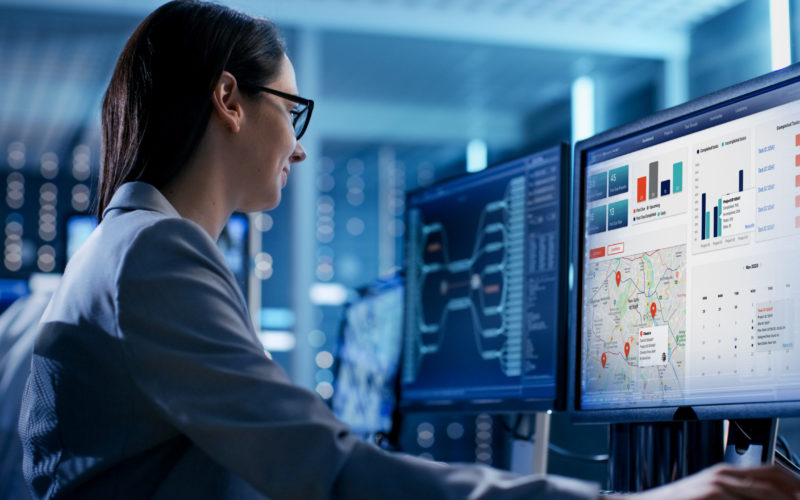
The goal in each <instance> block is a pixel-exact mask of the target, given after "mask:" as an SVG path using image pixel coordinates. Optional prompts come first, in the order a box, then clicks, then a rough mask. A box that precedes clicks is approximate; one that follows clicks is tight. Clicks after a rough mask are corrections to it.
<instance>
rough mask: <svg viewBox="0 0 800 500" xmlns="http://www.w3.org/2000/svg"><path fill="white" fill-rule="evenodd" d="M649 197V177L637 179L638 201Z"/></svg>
mask: <svg viewBox="0 0 800 500" xmlns="http://www.w3.org/2000/svg"><path fill="white" fill-rule="evenodd" d="M646 199H647V177H639V178H638V179H636V201H637V202H638V203H641V202H643V201H644V200H646Z"/></svg>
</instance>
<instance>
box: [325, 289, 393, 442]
mask: <svg viewBox="0 0 800 500" xmlns="http://www.w3.org/2000/svg"><path fill="white" fill-rule="evenodd" d="M402 324H403V285H402V280H401V279H400V278H395V279H393V280H390V281H387V282H383V283H378V284H375V285H374V286H372V287H370V288H369V289H367V290H365V291H364V292H363V294H362V296H361V297H360V298H359V300H357V301H355V302H353V303H351V304H349V305H348V306H347V309H346V310H345V319H344V325H343V330H342V337H341V340H340V346H339V353H338V367H337V369H336V382H335V387H334V393H333V411H334V413H335V414H336V416H338V417H339V418H340V419H341V420H342V421H343V422H345V423H347V424H348V425H349V426H350V429H351V430H352V431H353V432H354V433H356V434H358V435H360V436H362V437H364V438H369V437H372V436H373V435H375V434H376V433H378V432H388V431H389V430H391V428H392V412H393V411H394V408H395V405H396V397H395V380H396V376H397V366H398V362H399V358H400V349H401V348H400V346H401V337H402V334H403V327H402Z"/></svg>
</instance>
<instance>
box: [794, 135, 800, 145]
mask: <svg viewBox="0 0 800 500" xmlns="http://www.w3.org/2000/svg"><path fill="white" fill-rule="evenodd" d="M794 145H795V146H800V134H797V135H796V136H794Z"/></svg>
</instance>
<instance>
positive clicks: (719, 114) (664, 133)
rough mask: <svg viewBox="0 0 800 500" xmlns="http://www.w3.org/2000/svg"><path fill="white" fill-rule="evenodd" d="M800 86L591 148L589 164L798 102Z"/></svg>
mask: <svg viewBox="0 0 800 500" xmlns="http://www.w3.org/2000/svg"><path fill="white" fill-rule="evenodd" d="M798 87H800V82H793V83H791V84H789V85H784V86H783V87H779V88H776V89H772V90H770V91H768V92H764V93H762V94H758V95H755V96H752V97H750V98H747V99H744V100H740V101H737V102H733V103H730V104H727V105H724V106H722V107H719V108H717V109H710V110H707V111H705V112H704V113H701V114H699V115H696V116H692V117H689V118H684V119H682V120H680V121H677V122H675V123H672V124H669V125H665V126H663V127H661V128H658V129H656V130H654V131H650V132H647V133H645V134H640V135H636V136H633V137H631V138H630V139H626V140H622V141H618V142H617V141H614V142H612V143H611V144H609V145H607V146H604V147H600V148H598V149H595V150H592V151H588V152H587V156H586V159H587V166H588V165H593V164H595V163H599V162H601V161H606V160H610V159H611V158H616V157H617V156H622V155H625V154H628V153H631V152H633V151H638V150H640V149H644V148H647V147H650V146H654V145H656V144H661V143H662V142H667V141H671V140H673V139H677V138H678V137H682V136H684V135H689V134H693V133H695V132H698V131H700V130H705V129H707V128H710V127H715V126H717V125H719V124H721V123H726V122H729V121H732V120H736V119H739V118H742V117H744V116H749V115H752V114H755V113H759V112H761V111H764V110H766V109H770V108H774V107H776V106H780V105H781V104H786V103H789V102H793V101H796V100H798V92H797V90H798Z"/></svg>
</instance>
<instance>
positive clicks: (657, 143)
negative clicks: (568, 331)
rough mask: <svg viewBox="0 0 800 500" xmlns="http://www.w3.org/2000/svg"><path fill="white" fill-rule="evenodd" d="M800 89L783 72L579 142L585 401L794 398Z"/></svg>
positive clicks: (798, 324) (614, 404) (603, 405)
mask: <svg viewBox="0 0 800 500" xmlns="http://www.w3.org/2000/svg"><path fill="white" fill-rule="evenodd" d="M798 99H800V83H793V82H786V83H784V84H781V85H778V86H774V87H771V88H767V89H766V91H764V89H762V90H761V91H760V92H756V93H753V94H750V95H739V96H736V98H735V99H728V100H727V101H722V102H721V103H720V104H718V105H715V106H714V107H712V108H707V109H702V108H701V109H700V111H697V110H696V108H694V112H693V113H692V114H688V113H687V114H686V115H685V116H678V117H677V118H675V119H672V120H670V121H668V122H665V123H664V124H662V125H659V126H656V127H652V123H653V122H652V121H650V124H651V128H650V129H648V130H646V131H639V132H638V133H635V134H628V135H624V136H620V138H619V139H618V140H612V141H610V142H605V143H602V144H600V145H599V146H598V147H594V148H589V149H586V150H584V151H579V152H580V155H581V158H583V160H582V161H583V164H582V165H581V168H582V173H583V175H584V177H583V179H584V181H583V185H584V192H583V193H581V195H582V196H581V200H582V201H581V211H582V213H583V221H584V223H583V226H582V227H581V228H580V231H581V237H582V244H581V247H580V248H581V254H582V255H581V261H580V262H582V268H581V269H580V271H579V272H580V276H579V280H578V287H579V289H580V293H581V308H580V322H579V325H580V326H579V341H578V342H579V345H578V349H579V367H578V369H579V373H580V380H579V387H578V393H579V401H578V404H579V408H580V409H583V410H592V409H624V408H646V407H666V406H670V407H674V406H697V405H720V404H733V403H757V402H779V401H787V400H800V349H798V334H800V321H798V320H800V258H798V256H800V100H798ZM578 149H579V150H581V145H580V144H579V146H578ZM576 156H578V154H577V153H576Z"/></svg>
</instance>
